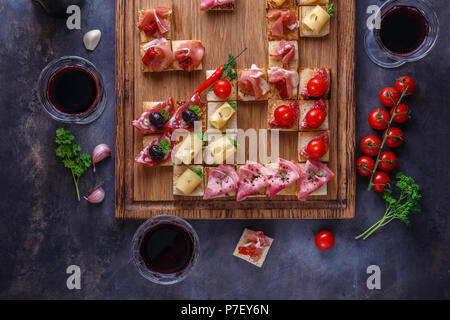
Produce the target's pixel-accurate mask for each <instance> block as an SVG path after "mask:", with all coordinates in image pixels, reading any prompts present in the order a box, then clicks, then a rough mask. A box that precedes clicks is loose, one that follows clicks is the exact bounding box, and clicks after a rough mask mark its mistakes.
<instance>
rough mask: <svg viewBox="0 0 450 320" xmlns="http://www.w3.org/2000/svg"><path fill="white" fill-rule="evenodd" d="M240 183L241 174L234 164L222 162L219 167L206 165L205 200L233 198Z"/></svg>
mask: <svg viewBox="0 0 450 320" xmlns="http://www.w3.org/2000/svg"><path fill="white" fill-rule="evenodd" d="M238 184H239V176H238V174H237V173H236V169H235V167H234V166H230V165H223V164H222V165H220V166H218V167H206V168H205V195H204V196H203V200H209V199H218V198H220V199H223V198H233V197H235V196H236V190H237V189H238Z"/></svg>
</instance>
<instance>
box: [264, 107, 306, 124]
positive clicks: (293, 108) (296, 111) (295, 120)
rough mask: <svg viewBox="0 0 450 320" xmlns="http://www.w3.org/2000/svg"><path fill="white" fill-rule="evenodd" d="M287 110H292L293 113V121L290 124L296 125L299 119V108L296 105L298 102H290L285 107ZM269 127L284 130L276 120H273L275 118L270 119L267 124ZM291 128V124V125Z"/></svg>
mask: <svg viewBox="0 0 450 320" xmlns="http://www.w3.org/2000/svg"><path fill="white" fill-rule="evenodd" d="M287 106H288V107H289V108H291V109H292V111H293V112H294V119H293V120H292V123H294V124H295V123H297V121H298V119H299V118H300V106H299V104H298V101H292V102H291V103H289V104H288V105H287ZM269 125H270V127H271V128H284V126H282V125H280V124H279V123H278V122H277V120H276V119H275V116H273V117H272V119H271V120H270V122H269ZM291 126H292V124H291Z"/></svg>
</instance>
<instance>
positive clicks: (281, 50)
mask: <svg viewBox="0 0 450 320" xmlns="http://www.w3.org/2000/svg"><path fill="white" fill-rule="evenodd" d="M295 53H296V49H295V45H294V44H293V43H292V42H289V41H286V40H281V41H280V44H279V45H278V47H277V48H276V49H275V51H274V52H272V53H271V54H270V56H271V57H273V58H274V59H276V60H281V62H282V63H283V68H286V69H288V68H289V66H290V64H291V62H292V61H294V59H295Z"/></svg>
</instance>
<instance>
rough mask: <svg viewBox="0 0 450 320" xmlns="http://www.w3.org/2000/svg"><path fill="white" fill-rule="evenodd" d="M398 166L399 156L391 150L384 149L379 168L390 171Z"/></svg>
mask: <svg viewBox="0 0 450 320" xmlns="http://www.w3.org/2000/svg"><path fill="white" fill-rule="evenodd" d="M395 167H397V156H396V155H395V154H393V153H392V152H390V151H383V152H382V153H381V154H380V162H379V163H378V169H380V170H383V171H386V172H389V171H392V170H394V169H395Z"/></svg>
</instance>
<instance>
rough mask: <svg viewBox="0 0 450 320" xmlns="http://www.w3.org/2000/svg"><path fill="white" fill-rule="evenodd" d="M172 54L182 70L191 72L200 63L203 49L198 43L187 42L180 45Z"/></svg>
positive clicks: (203, 52)
mask: <svg viewBox="0 0 450 320" xmlns="http://www.w3.org/2000/svg"><path fill="white" fill-rule="evenodd" d="M173 54H174V56H175V59H177V61H178V63H179V65H180V67H181V68H182V69H184V70H187V71H193V70H195V69H196V68H197V67H198V66H199V65H200V63H202V60H203V55H204V54H205V47H204V46H203V45H202V43H201V42H200V41H187V42H185V43H182V44H181V45H180V46H179V47H178V49H177V50H175V52H174V53H173Z"/></svg>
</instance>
